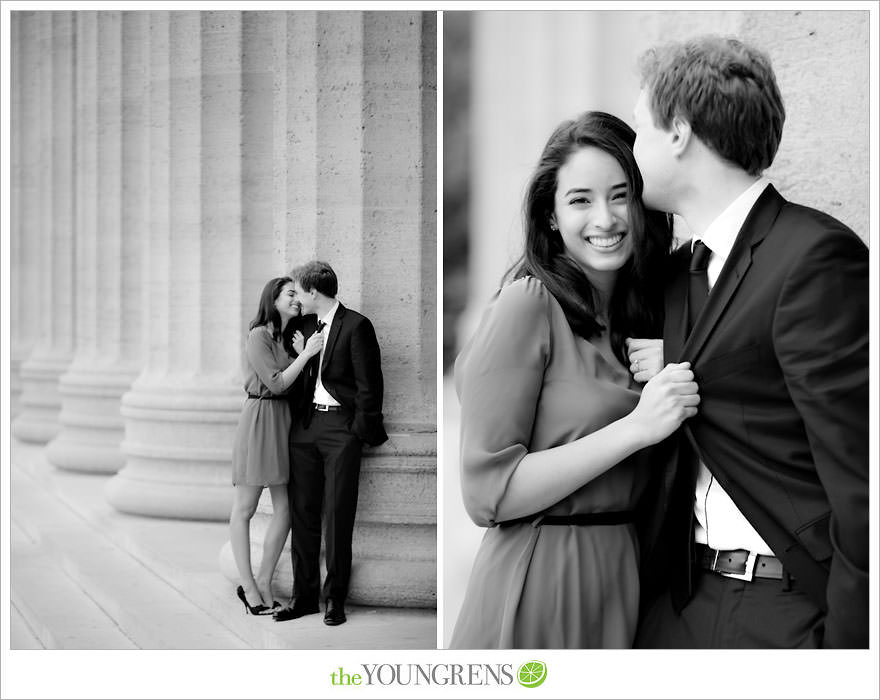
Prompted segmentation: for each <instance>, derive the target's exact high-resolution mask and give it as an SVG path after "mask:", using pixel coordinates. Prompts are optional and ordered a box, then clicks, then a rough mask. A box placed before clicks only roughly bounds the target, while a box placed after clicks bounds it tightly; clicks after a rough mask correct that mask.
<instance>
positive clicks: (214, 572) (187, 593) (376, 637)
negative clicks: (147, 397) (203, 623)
mask: <svg viewBox="0 0 880 700" xmlns="http://www.w3.org/2000/svg"><path fill="white" fill-rule="evenodd" d="M19 447H20V444H16V445H15V448H16V449H15V452H14V455H13V469H14V470H16V471H18V472H20V473H21V474H22V475H23V476H26V478H27V479H29V480H30V481H31V482H32V483H33V484H34V485H35V486H37V487H38V488H39V491H40V492H41V493H42V494H44V495H45V496H46V497H47V498H51V499H55V500H56V501H58V502H59V504H60V506H61V507H63V509H64V510H67V511H68V512H69V513H71V514H73V515H74V516H76V517H77V518H78V519H79V520H80V521H81V522H82V523H83V524H84V525H87V526H88V527H90V528H91V530H92V531H94V532H97V533H100V535H101V536H102V537H103V538H104V539H105V540H106V541H108V542H109V543H111V544H112V545H114V546H115V547H116V549H117V550H119V551H122V552H125V553H126V555H127V556H128V557H130V558H131V559H133V560H135V561H136V562H137V563H138V564H139V565H140V566H141V567H142V568H144V569H146V570H148V571H149V572H150V573H152V574H153V575H154V576H155V577H157V578H158V579H161V581H163V582H164V583H165V584H166V586H167V587H168V589H169V592H170V594H171V595H175V596H179V597H181V598H183V599H185V600H186V601H187V602H189V603H190V604H191V605H193V606H195V607H197V608H198V609H199V610H200V611H201V612H202V614H203V616H204V618H205V619H207V620H209V621H210V622H212V623H215V624H218V625H221V626H222V627H224V628H225V629H227V630H229V631H230V632H231V633H232V634H234V635H235V636H236V637H237V638H238V639H239V640H240V641H241V642H242V643H244V644H245V645H246V646H249V647H253V648H258V649H324V648H332V649H376V648H380V649H381V648H384V649H430V648H434V647H435V646H436V614H435V612H434V611H433V610H411V609H399V608H379V607H352V606H346V611H347V613H348V619H349V622H348V623H347V624H345V625H341V626H339V627H328V626H326V625H324V624H323V619H322V616H321V615H310V616H308V617H305V618H302V619H300V620H293V621H289V622H283V623H276V622H274V621H273V620H272V619H271V617H254V616H251V615H245V612H244V607H243V606H242V604H241V602H240V601H239V600H238V598H237V597H236V596H235V585H234V584H233V583H231V582H230V581H229V580H228V579H226V578H225V577H224V576H223V575H222V574H221V572H220V563H219V554H220V551H221V549H222V547H223V545H224V544H225V543H226V542H227V540H228V539H229V537H228V526H227V525H226V524H224V523H217V522H199V521H180V520H168V519H163V518H147V517H141V516H133V515H127V514H123V513H119V512H118V511H116V510H115V509H113V508H112V507H111V506H110V505H109V504H108V503H107V501H106V500H105V498H104V493H103V490H104V487H105V486H106V483H107V481H108V480H109V477H107V476H102V475H89V474H82V473H75V474H74V473H70V472H65V471H62V470H58V469H56V468H54V467H52V466H51V465H50V464H48V463H47V462H46V461H45V459H44V458H42V456H41V453H40V450H39V449H38V448H36V449H35V448H31V447H30V446H25V447H24V449H22V450H19ZM17 495H18V494H17V492H14V495H13V510H14V511H15V510H18V509H19V507H21V508H22V509H24V508H25V507H26V505H25V503H24V502H22V503H21V504H19V501H18V499H17ZM25 512H27V511H25ZM30 513H31V514H33V513H34V511H30ZM24 519H25V520H27V522H28V523H30V521H31V520H32V519H36V520H38V521H39V520H40V519H41V517H40V516H38V517H36V518H34V517H33V515H31V517H26V518H24ZM25 527H32V526H31V525H27V526H25ZM36 534H39V533H36ZM74 558H75V557H68V560H69V567H70V568H72V569H73V570H74V571H75V570H77V569H78V568H79V565H78V564H77V563H75V562H73V561H72V559H74ZM76 576H77V577H78V578H80V579H81V578H82V575H81V574H76ZM276 594H277V596H276V599H277V600H279V601H280V602H281V603H282V604H286V602H287V595H288V594H289V592H287V591H280V590H277V589H276ZM175 648H184V647H181V646H176V647H175ZM205 648H207V647H205Z"/></svg>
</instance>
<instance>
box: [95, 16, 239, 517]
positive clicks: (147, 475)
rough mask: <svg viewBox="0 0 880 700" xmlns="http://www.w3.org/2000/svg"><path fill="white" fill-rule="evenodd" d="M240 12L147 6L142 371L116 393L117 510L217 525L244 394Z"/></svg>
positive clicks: (226, 503) (111, 491)
mask: <svg viewBox="0 0 880 700" xmlns="http://www.w3.org/2000/svg"><path fill="white" fill-rule="evenodd" d="M240 40H241V17H240V13H239V12H205V13H199V12H190V11H174V12H166V11H157V12H151V13H150V175H149V191H150V206H149V212H150V214H149V251H148V254H147V255H146V256H145V257H146V267H147V269H146V284H145V291H146V294H145V300H144V301H145V308H146V309H147V312H148V315H149V316H148V323H147V327H148V331H147V338H148V347H147V357H146V365H145V367H144V369H143V371H142V372H141V374H140V375H139V376H138V377H137V379H136V380H135V382H134V384H133V386H132V389H131V391H129V392H128V393H126V394H125V395H124V396H123V397H122V415H123V418H124V422H125V440H124V442H123V445H122V449H123V453H124V454H125V466H124V467H123V469H122V470H121V471H120V472H119V473H118V474H117V475H116V476H114V477H113V478H112V479H111V480H110V482H109V483H108V486H107V498H108V500H109V501H110V503H111V504H112V505H113V506H115V507H116V508H117V509H119V510H122V511H125V512H130V513H140V514H144V515H155V516H163V517H177V518H194V519H209V520H225V519H227V518H228V517H229V508H230V504H231V490H232V489H231V480H230V457H231V449H232V441H233V438H234V434H235V425H236V422H237V420H238V415H239V412H240V409H241V404H242V399H243V397H244V395H243V391H242V388H241V377H240V371H239V368H240V366H241V352H242V348H241V345H242V339H241V335H240V332H239V331H240V324H239V320H238V318H237V313H236V312H234V311H233V312H232V313H230V310H234V309H239V308H240V306H241V275H240V258H241V254H242V250H243V246H242V236H241V203H240V195H239V192H240V186H241V148H240V123H239V121H240V113H241V110H240V104H241V99H240V90H241V85H240V81H241V63H240V61H241V47H240Z"/></svg>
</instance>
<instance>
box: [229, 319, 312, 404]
mask: <svg viewBox="0 0 880 700" xmlns="http://www.w3.org/2000/svg"><path fill="white" fill-rule="evenodd" d="M323 344H324V336H323V334H322V333H313V334H312V336H311V337H310V338H309V339H308V341H307V342H306V346H305V348H304V349H303V351H302V353H300V355H299V356H297V358H296V359H295V360H294V361H293V362H292V363H291V364H290V365H288V366H287V367H286V368H285V369H281V368H280V367H279V366H277V365H276V364H275V361H274V354H273V352H272V345H273V341H272V338H271V336H270V335H269V333H268V332H256V333H254V332H252V333H251V334H250V335H249V336H248V340H247V346H246V354H247V358H248V361H249V362H250V363H251V366H252V367H253V368H254V371H255V372H256V373H257V376H258V377H259V378H260V381H262V382H263V384H265V385H266V387H267V388H268V389H269V391H271V392H272V393H273V394H283V393H284V392H285V391H287V389H288V388H290V385H291V384H293V382H294V381H295V380H296V378H297V377H298V376H299V374H300V372H302V370H303V368H304V367H305V366H306V363H308V361H309V360H310V359H311V358H313V357H314V356H315V355H317V354H318V353H319V352H321V346H322V345H323Z"/></svg>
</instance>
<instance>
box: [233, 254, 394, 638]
mask: <svg viewBox="0 0 880 700" xmlns="http://www.w3.org/2000/svg"><path fill="white" fill-rule="evenodd" d="M338 287H339V283H338V280H337V278H336V273H335V272H334V271H333V269H332V268H331V267H330V265H328V264H327V263H325V262H321V261H313V262H309V263H306V264H305V265H302V266H300V267H297V268H295V269H294V270H293V271H292V272H291V273H290V276H289V277H278V278H275V279H272V280H269V282H268V283H267V284H266V286H265V288H264V289H263V292H262V295H261V297H260V303H259V309H258V311H257V315H256V316H255V317H254V319H253V321H252V322H251V324H250V331H249V333H248V337H247V341H246V345H245V354H246V356H247V365H248V371H247V375H246V379H245V390H246V391H247V400H246V401H245V405H244V408H243V409H242V413H241V417H240V419H239V423H238V428H237V432H236V437H235V446H234V449H233V459H232V472H233V475H232V476H233V479H232V481H233V485H234V486H235V490H234V500H233V507H232V515H231V517H230V539H231V544H232V551H233V555H234V558H235V563H236V567H237V569H238V573H239V580H240V581H241V585H240V586H239V587H238V589H237V591H236V593H237V595H238V597H239V599H240V600H241V601H242V603H243V604H244V607H245V611H246V612H249V613H251V614H255V615H268V614H272V615H273V617H274V619H275V620H276V621H278V622H281V621H286V620H293V619H297V618H300V617H303V616H305V615H310V614H313V613H317V612H319V600H320V599H321V598H323V599H324V600H325V602H326V605H325V612H324V623H325V624H327V625H331V626H335V625H340V624H342V623H344V622H345V621H346V614H345V600H346V598H347V596H348V588H349V579H350V577H351V560H352V550H351V542H352V534H353V530H354V520H355V511H356V509H357V497H358V477H359V474H360V462H361V452H362V448H363V446H364V445H370V446H375V445H380V444H382V443H383V442H385V441H386V440H387V439H388V436H387V435H386V433H385V429H384V427H383V422H382V394H383V380H382V367H381V357H380V351H379V344H378V342H377V340H376V334H375V331H374V330H373V325H372V324H371V323H370V321H369V319H367V318H366V317H365V316H363V315H361V314H360V313H358V312H357V311H353V310H352V309H348V308H346V307H345V306H344V305H343V304H341V303H340V302H339V300H338V299H337V298H336V296H337V292H338ZM265 487H268V488H269V492H270V495H271V497H272V518H271V521H270V523H269V526H268V529H267V531H266V535H265V540H264V543H263V556H262V560H261V563H260V568H259V571H258V572H257V574H256V576H255V575H254V573H253V570H252V567H251V555H250V552H251V548H250V521H251V518H252V517H253V515H254V513H255V512H256V509H257V504H258V501H259V499H260V495H261V493H262V491H263V488H265ZM322 520H323V523H324V548H325V561H326V569H327V572H326V576H325V579H324V585H323V590H322V588H321V585H320V568H319V557H320V552H321V530H322ZM291 529H292V536H291V556H292V561H293V596H292V599H291V602H290V604H289V605H288V607H286V608H281V605H280V604H279V603H278V602H277V601H275V599H274V594H273V590H272V576H273V574H274V572H275V567H276V565H277V563H278V559H279V557H280V556H281V550H282V548H283V547H284V542H285V540H286V539H287V534H288V532H291Z"/></svg>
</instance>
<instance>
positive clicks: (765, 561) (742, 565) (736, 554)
mask: <svg viewBox="0 0 880 700" xmlns="http://www.w3.org/2000/svg"><path fill="white" fill-rule="evenodd" d="M697 561H698V562H699V563H700V566H702V567H703V568H704V569H706V571H713V572H715V573H716V574H722V575H724V574H727V575H732V576H736V577H738V578H739V577H742V578H744V579H745V580H747V581H751V580H752V578H753V577H754V578H772V579H776V580H777V581H781V580H782V578H783V576H784V572H783V570H782V562H781V561H779V559H777V558H776V557H772V556H767V555H765V554H754V553H752V552H749V551H748V550H746V549H727V550H719V549H711V548H710V547H707V546H706V545H704V544H699V543H698V544H697Z"/></svg>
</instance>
